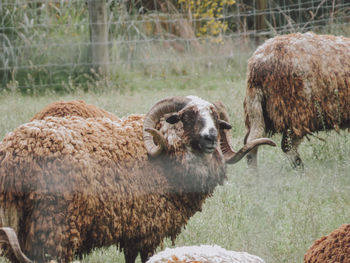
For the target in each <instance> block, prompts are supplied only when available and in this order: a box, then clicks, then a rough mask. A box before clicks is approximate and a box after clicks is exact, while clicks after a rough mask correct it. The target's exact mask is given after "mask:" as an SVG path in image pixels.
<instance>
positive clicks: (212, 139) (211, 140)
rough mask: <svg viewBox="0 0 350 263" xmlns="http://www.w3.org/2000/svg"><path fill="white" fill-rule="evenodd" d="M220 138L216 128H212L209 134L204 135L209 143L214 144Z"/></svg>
mask: <svg viewBox="0 0 350 263" xmlns="http://www.w3.org/2000/svg"><path fill="white" fill-rule="evenodd" d="M217 136H218V133H217V131H216V130H215V129H214V128H211V129H210V130H209V132H208V133H206V134H204V135H203V139H204V140H205V141H206V142H208V143H214V142H215V141H216V138H217Z"/></svg>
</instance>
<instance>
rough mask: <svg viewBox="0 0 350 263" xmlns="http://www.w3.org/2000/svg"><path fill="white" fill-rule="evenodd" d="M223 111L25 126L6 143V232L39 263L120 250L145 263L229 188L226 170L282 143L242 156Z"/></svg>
mask: <svg viewBox="0 0 350 263" xmlns="http://www.w3.org/2000/svg"><path fill="white" fill-rule="evenodd" d="M216 105H217V106H215V105H214V104H212V103H209V102H207V101H204V100H202V99H200V98H198V97H195V96H188V97H172V98H167V99H164V100H161V101H159V102H158V103H156V104H155V105H154V106H153V107H152V108H151V110H150V111H149V112H148V113H147V115H146V116H145V115H130V116H127V117H124V118H122V119H118V120H116V121H112V120H110V119H108V118H87V119H84V118H81V117H77V116H66V117H64V118H61V117H46V118H45V119H44V120H33V121H32V122H29V123H26V124H24V125H21V126H20V127H18V128H16V129H15V130H14V131H13V132H10V133H8V134H7V135H6V136H5V138H4V139H3V141H2V142H1V143H0V189H1V191H0V226H2V227H11V228H12V229H14V232H15V233H16V234H17V236H18V241H19V244H20V246H21V248H22V250H23V252H24V253H25V254H26V255H27V256H28V257H29V258H30V259H33V260H35V261H36V262H45V261H49V260H51V259H53V260H58V261H63V262H68V261H71V260H73V258H74V256H76V255H77V256H81V255H82V254H85V253H88V252H89V251H91V249H93V248H96V247H103V246H110V245H112V244H115V245H117V246H118V247H119V249H120V250H121V251H123V252H124V256H125V261H126V262H127V263H130V262H131V263H132V262H134V261H135V259H136V257H137V255H138V254H139V253H140V255H141V260H142V262H146V260H147V259H148V258H149V256H151V255H152V254H153V253H154V251H155V249H156V248H157V246H158V245H160V244H161V243H162V241H163V239H164V238H165V237H169V238H171V239H172V240H173V241H174V240H175V238H176V236H177V235H178V234H179V233H180V231H181V229H182V227H184V226H185V225H186V223H187V221H188V220H189V218H190V217H191V216H192V215H194V214H195V213H196V212H197V211H200V210H201V208H202V204H203V202H204V201H205V199H206V198H207V197H208V196H210V195H211V194H212V193H213V191H214V189H215V187H216V186H217V185H220V184H222V183H223V182H224V180H225V179H226V164H232V163H235V162H237V161H239V160H240V159H241V158H243V156H244V155H245V154H246V153H248V152H249V151H250V150H251V149H253V148H254V147H256V146H257V145H260V144H269V145H274V143H273V142H272V141H271V140H269V139H265V138H263V139H258V140H255V141H252V142H251V143H250V144H247V145H245V146H244V147H243V148H242V149H241V150H240V151H238V152H234V151H233V150H232V147H231V137H230V133H229V129H230V128H231V125H230V124H229V123H228V122H227V121H228V120H227V112H224V108H223V105H222V104H220V103H216ZM3 229H4V228H2V230H3ZM8 239H12V240H13V239H14V238H13V236H11V235H10V238H8ZM9 243H10V244H11V242H9ZM12 243H13V242H12ZM14 250H15V249H14ZM17 252H18V250H17ZM17 255H18V253H17Z"/></svg>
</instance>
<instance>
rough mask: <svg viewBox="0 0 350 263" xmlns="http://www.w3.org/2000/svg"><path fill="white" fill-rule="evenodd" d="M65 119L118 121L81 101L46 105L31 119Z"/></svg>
mask: <svg viewBox="0 0 350 263" xmlns="http://www.w3.org/2000/svg"><path fill="white" fill-rule="evenodd" d="M49 116H51V117H66V116H78V117H82V118H85V119H86V118H98V117H101V118H103V117H106V118H109V119H111V120H113V121H114V120H118V117H117V116H115V115H114V114H112V113H110V112H108V111H105V110H103V109H101V108H98V107H97V106H95V105H92V104H87V103H86V102H85V101H82V100H72V101H56V102H53V103H50V104H49V105H47V106H46V107H45V108H44V109H42V110H41V111H40V112H38V113H37V114H35V115H34V117H33V118H32V119H31V121H33V120H42V119H44V118H45V117H49Z"/></svg>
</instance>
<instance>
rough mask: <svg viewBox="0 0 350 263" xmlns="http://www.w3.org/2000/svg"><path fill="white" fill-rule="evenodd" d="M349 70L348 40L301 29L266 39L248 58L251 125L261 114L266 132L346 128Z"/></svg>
mask: <svg viewBox="0 0 350 263" xmlns="http://www.w3.org/2000/svg"><path fill="white" fill-rule="evenodd" d="M349 72H350V38H345V37H341V36H339V37H335V36H331V35H316V34H313V33H305V34H300V33H297V34H290V35H283V36H277V37H275V38H272V39H269V40H267V41H266V42H265V43H264V44H263V45H261V46H260V47H259V48H258V49H257V50H256V51H255V53H254V54H253V56H252V57H251V58H250V59H249V61H248V73H247V90H246V98H245V101H244V108H245V124H246V127H247V129H248V130H249V128H250V127H251V126H252V123H253V122H254V121H255V120H254V118H255V117H254V116H263V119H262V121H263V122H265V125H264V127H263V128H264V129H265V132H266V133H275V132H277V133H281V132H283V131H286V130H287V129H291V131H292V132H293V133H294V134H295V135H296V136H297V137H303V136H304V135H306V134H308V133H310V132H314V131H319V130H323V129H336V130H338V129H339V128H342V127H348V126H349V125H350V73H349ZM257 104H261V106H257ZM254 111H261V112H259V113H258V115H256V113H255V112H254ZM256 119H257V120H258V121H260V117H258V118H256Z"/></svg>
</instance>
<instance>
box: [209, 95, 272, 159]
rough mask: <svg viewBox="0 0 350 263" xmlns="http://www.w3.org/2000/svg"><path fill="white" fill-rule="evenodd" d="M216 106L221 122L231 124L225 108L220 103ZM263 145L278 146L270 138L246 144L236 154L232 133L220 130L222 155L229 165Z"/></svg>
mask: <svg viewBox="0 0 350 263" xmlns="http://www.w3.org/2000/svg"><path fill="white" fill-rule="evenodd" d="M214 105H215V107H216V108H217V110H218V112H219V116H220V120H223V121H225V122H229V117H228V113H227V111H226V108H225V106H224V105H223V104H222V103H221V102H220V101H218V102H215V103H214ZM262 144H267V145H270V146H276V143H275V142H274V141H273V140H270V139H268V138H260V139H256V140H253V141H251V142H249V143H247V144H245V145H244V146H243V147H242V148H241V149H240V150H239V151H238V152H235V151H234V150H233V148H232V139H231V134H230V131H229V130H227V129H220V148H221V151H222V154H223V155H224V159H225V161H226V163H228V164H234V163H237V162H238V161H240V160H241V159H242V158H243V157H244V156H245V155H246V154H247V153H249V152H250V151H251V150H253V149H254V148H255V147H257V146H258V145H262Z"/></svg>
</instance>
